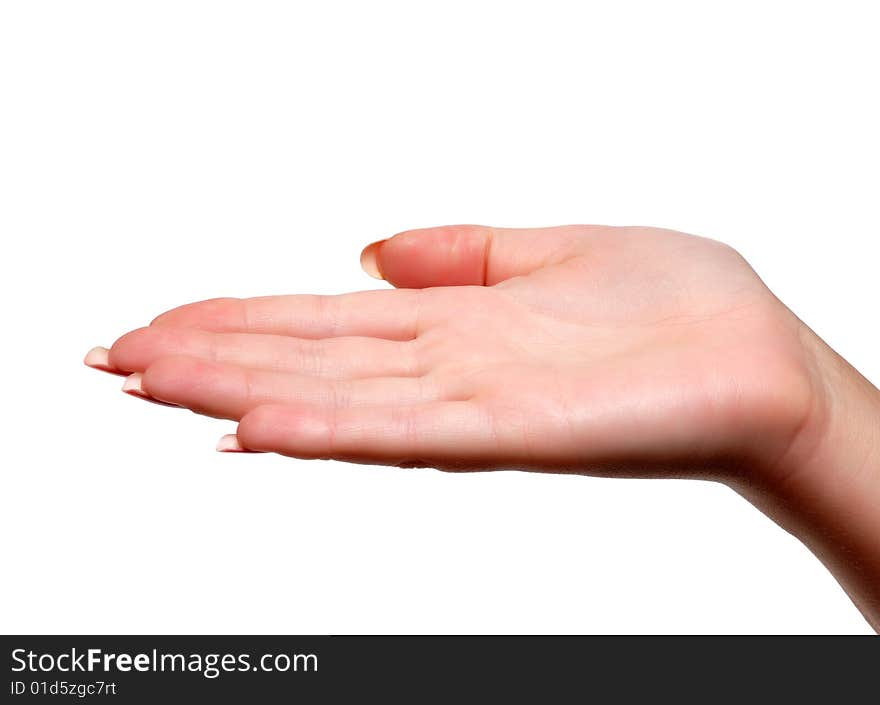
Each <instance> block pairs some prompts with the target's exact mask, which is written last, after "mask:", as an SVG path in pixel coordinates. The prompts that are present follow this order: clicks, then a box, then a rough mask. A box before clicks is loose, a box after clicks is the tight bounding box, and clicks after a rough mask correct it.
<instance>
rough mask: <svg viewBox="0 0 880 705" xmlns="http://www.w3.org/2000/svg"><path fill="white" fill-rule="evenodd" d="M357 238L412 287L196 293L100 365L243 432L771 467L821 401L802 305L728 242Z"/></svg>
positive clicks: (363, 447)
mask: <svg viewBox="0 0 880 705" xmlns="http://www.w3.org/2000/svg"><path fill="white" fill-rule="evenodd" d="M366 258H367V260H368V266H370V264H369V263H370V262H371V263H373V264H372V266H378V267H379V268H380V269H381V271H382V273H383V274H384V276H385V277H386V279H388V281H390V282H391V283H392V284H395V285H396V286H402V287H412V288H410V289H407V290H399V291H372V292H361V293H355V294H345V295H342V296H333V297H312V296H282V297H268V298H261V299H251V300H245V301H241V300H235V299H218V300H212V301H207V302H202V303H197V304H191V305H188V306H183V307H181V308H179V309H175V310H173V311H170V312H168V313H166V314H163V315H162V316H160V317H159V318H157V319H156V320H155V321H154V322H153V324H152V325H151V326H150V327H148V328H142V329H139V330H136V331H133V332H132V333H129V334H127V335H125V336H123V337H122V338H121V339H120V340H119V341H117V342H116V344H115V345H114V346H113V347H112V349H111V350H110V353H109V364H110V365H111V366H112V367H114V368H115V369H117V370H120V371H123V372H126V373H133V372H139V373H142V374H143V377H142V379H137V378H136V380H134V381H133V382H139V383H140V385H141V388H142V391H143V392H144V393H145V394H147V395H149V396H150V397H153V398H155V399H158V400H161V401H165V402H169V403H172V404H176V405H179V406H185V407H187V408H190V409H192V410H194V411H197V412H199V413H204V414H209V415H211V416H218V417H223V418H228V419H234V420H240V421H241V425H240V427H239V431H238V441H239V442H240V444H241V445H242V446H243V447H244V448H247V449H251V450H260V451H275V452H279V453H284V454H287V455H293V456H298V457H306V458H314V457H327V458H343V459H347V460H357V461H362V462H370V463H389V464H396V465H411V464H420V465H431V466H435V467H442V468H459V467H464V468H504V467H517V468H529V469H535V470H566V471H575V472H605V471H614V472H626V473H639V474H641V473H654V472H675V473H678V472H681V471H683V470H693V471H695V472H711V473H717V472H718V471H722V470H723V469H724V468H726V467H728V466H730V465H731V464H733V463H735V464H738V465H740V466H741V465H743V464H746V463H747V464H748V466H749V467H752V468H759V467H760V468H764V469H769V467H770V466H772V465H773V463H774V461H775V460H776V459H777V458H778V457H780V456H781V454H782V453H784V451H785V450H786V449H787V448H788V447H790V445H791V444H792V442H793V439H794V437H795V435H796V434H798V433H804V432H806V431H807V430H808V429H809V427H810V421H811V414H814V413H815V411H816V408H815V407H816V403H815V402H816V391H815V385H816V382H815V380H814V379H813V378H812V376H811V373H810V361H809V360H808V358H807V352H806V351H805V350H804V347H803V345H802V340H801V333H800V329H801V326H802V324H800V322H799V321H798V320H797V319H796V318H795V317H794V316H793V315H792V314H791V313H789V311H788V310H787V309H786V308H785V307H784V306H782V305H781V304H780V303H779V301H778V300H777V299H776V298H775V297H774V296H773V295H772V294H771V293H770V292H769V291H768V290H767V288H766V287H765V286H764V285H763V284H762V282H761V281H760V279H759V278H758V277H757V276H756V275H755V274H754V272H753V271H752V270H751V268H750V267H749V266H748V265H747V264H746V262H745V261H744V260H743V259H742V258H741V257H740V256H739V255H738V254H737V253H736V252H734V251H733V250H731V249H730V248H728V247H727V246H725V245H722V244H720V243H717V242H714V241H711V240H706V239H702V238H696V237H692V236H687V235H683V234H679V233H674V232H670V231H663V230H654V229H645V228H600V227H582V226H573V227H563V228H551V229H544V230H526V231H515V230H492V229H488V228H477V227H469V226H464V227H452V228H439V229H434V230H427V231H412V232H408V233H403V234H401V235H398V236H396V237H395V238H392V239H390V240H388V241H385V242H384V243H381V244H379V245H376V246H373V247H372V248H371V249H370V250H369V251H367V253H366ZM484 285H485V286H484ZM425 287H433V288H425ZM130 386H131V385H130Z"/></svg>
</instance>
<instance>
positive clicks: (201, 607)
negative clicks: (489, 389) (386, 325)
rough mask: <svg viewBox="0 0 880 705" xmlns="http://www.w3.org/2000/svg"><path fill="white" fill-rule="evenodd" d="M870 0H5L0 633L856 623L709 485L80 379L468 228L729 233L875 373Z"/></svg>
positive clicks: (804, 555)
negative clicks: (239, 447)
mask: <svg viewBox="0 0 880 705" xmlns="http://www.w3.org/2000/svg"><path fill="white" fill-rule="evenodd" d="M874 7H876V6H875V5H874V4H873V3H870V2H865V3H855V2H839V1H836V2H824V3H815V2H791V3H786V2H759V3H744V2H737V3H732V2H731V3H711V2H693V3H680V2H676V3H673V2H664V3H632V2H613V3H612V2H608V3H596V4H594V5H592V6H590V5H588V4H586V3H559V2H548V1H547V0H542V1H541V2H530V3H522V2H494V3H491V2H478V1H475V0H470V1H468V2H450V0H445V1H444V2H439V3H418V2H400V3H391V2H370V3H358V2H350V3H342V2H321V3H317V2H315V3H293V2H283V3H270V2H235V3H231V2H216V1H215V2H204V3H196V2H150V3H130V2H76V3H73V2H58V3H52V2H5V3H3V4H2V6H0V101H2V108H0V150H2V151H0V237H2V252H3V256H2V274H3V276H2V281H0V286H2V301H3V304H2V305H3V319H2V320H3V333H4V344H3V346H2V353H0V354H2V363H3V365H2V369H3V378H2V379H3V385H2V401H3V403H2V405H0V413H2V428H3V438H2V444H3V449H2V461H0V462H2V496H0V502H2V507H0V560H2V563H0V565H2V567H0V572H2V577H0V630H2V631H3V632H37V633H39V632H50V633H52V632H54V633H63V632H92V633H101V632H104V633H120V632H121V633H125V632H147V633H150V632H153V633H163V632H171V633H175V632H176V633H187V632H206V633H212V632H227V633H228V632H255V633H261V632H279V633H290V632H294V633H296V632H306V633H326V632H331V633H340V632H762V633H764V632H771V633H774V632H860V633H868V632H869V631H870V630H869V628H868V626H867V624H866V623H865V622H864V621H863V619H862V618H861V616H860V615H859V614H858V612H857V611H856V609H855V608H854V607H853V606H852V605H851V604H850V602H849V600H848V599H847V597H846V596H845V594H844V593H843V592H842V590H840V588H839V587H838V586H837V584H836V582H835V581H834V579H833V578H832V577H831V576H830V575H829V574H828V573H827V572H826V571H825V569H824V568H823V567H822V566H821V564H820V563H819V562H818V561H817V560H815V559H814V558H813V557H812V555H811V554H810V553H809V552H808V551H807V550H806V549H805V548H804V547H803V546H802V545H801V544H800V543H798V542H797V541H796V540H795V539H794V538H792V537H791V536H789V535H788V534H786V533H785V532H783V531H782V530H781V529H779V528H777V527H776V526H775V525H774V524H773V523H772V522H771V521H770V520H769V519H767V518H765V517H764V516H763V515H761V514H760V513H758V511H757V510H755V509H753V508H752V507H751V506H749V505H748V504H747V503H746V502H745V501H743V500H742V499H740V498H739V497H737V496H736V495H734V494H733V493H732V492H730V491H728V490H726V489H725V488H723V487H721V486H716V485H711V484H707V483H697V482H685V481H622V480H621V481H615V480H607V479H604V480H603V479H591V478H584V477H574V476H569V477H566V476H549V475H545V476H542V475H528V474H522V473H512V472H505V473H489V474H474V475H452V474H443V473H439V472H435V471H431V470H396V469H388V468H372V467H362V466H355V465H347V464H344V463H335V462H304V461H294V460H289V459H283V458H280V457H276V456H264V455H254V456H241V455H221V454H217V453H215V452H214V451H213V447H214V443H215V441H216V439H217V437H218V436H219V435H220V434H222V433H224V432H228V431H231V430H233V428H234V425H233V424H231V423H223V422H219V421H214V420H209V419H204V418H199V417H196V416H194V415H192V414H188V413H186V412H183V411H179V410H170V409H166V408H162V407H158V406H154V405H150V404H145V403H143V402H139V401H138V400H136V399H132V398H130V397H127V396H125V395H123V394H121V393H119V392H118V387H119V385H120V383H121V379H120V378H117V377H111V376H107V375H101V374H99V373H97V372H94V371H92V370H89V369H87V368H85V367H83V366H82V364H81V359H82V356H83V354H84V353H85V352H86V351H87V350H88V349H89V348H90V347H92V346H93V345H98V344H103V345H109V344H110V343H111V342H112V341H113V340H114V339H115V338H116V337H117V336H119V335H120V334H122V333H123V332H125V331H126V330H128V329H131V328H134V327H137V326H140V325H143V324H145V323H146V322H148V321H149V320H150V319H151V318H152V317H153V316H154V315H156V314H157V313H159V312H161V311H163V310H165V309H167V308H169V307H172V306H175V305H177V304H180V303H184V302H187V301H192V300H198V299H203V298H209V297H213V296H218V295H231V296H248V295H257V294H270V293H297V292H340V291H346V290H355V289H363V288H371V287H373V286H382V284H381V283H378V282H374V281H372V280H370V279H368V278H367V277H366V276H365V275H363V274H362V273H361V271H360V269H359V266H358V254H359V252H360V249H361V247H362V246H363V245H364V244H366V243H368V242H370V241H372V240H375V239H378V238H382V237H386V236H389V235H390V234H393V233H394V232H396V231H399V230H402V229H408V228H412V227H420V226H428V225H439V224H445V223H459V222H477V223H487V224H492V225H501V226H534V225H551V224H561V223H572V222H591V223H609V224H644V225H660V226H665V227H671V228H677V229H680V230H685V231H689V232H696V233H699V234H703V235H708V236H711V237H715V238H718V239H722V240H725V241H727V242H729V243H731V244H732V245H734V246H735V247H737V248H738V249H740V251H741V252H742V253H743V254H744V255H745V256H746V257H747V258H748V259H749V260H750V261H751V262H752V264H753V265H754V266H755V268H756V269H757V270H758V272H759V273H760V274H761V275H762V276H763V277H764V279H765V280H766V281H767V283H768V284H769V285H770V287H771V288H772V289H773V290H774V291H775V292H776V293H777V294H778V295H779V296H780V297H781V298H782V299H783V300H785V301H786V302H787V303H788V304H789V305H790V306H791V307H792V308H793V309H794V310H795V312H796V313H797V314H798V315H800V316H801V317H802V318H804V319H805V320H806V321H807V322H808V323H810V324H811V326H812V327H813V328H814V329H816V330H817V331H818V332H819V334H820V335H822V336H823V337H824V338H825V339H826V340H828V341H829V342H830V343H831V344H832V345H833V346H834V347H835V348H836V349H837V350H839V351H840V352H841V353H842V354H843V355H844V356H846V357H847V358H848V359H849V360H850V361H852V362H853V363H854V364H855V365H856V366H857V367H859V368H860V369H861V370H862V371H863V373H865V374H866V375H867V376H868V377H869V378H870V379H872V380H873V381H874V382H875V383H876V382H877V381H878V380H880V354H878V351H880V334H878V329H877V322H878V319H877V311H876V302H877V300H878V293H880V285H878V281H877V256H878V255H880V245H878V236H880V214H878V195H880V176H878V164H880V139H878V125H880V107H878V102H877V96H878V90H877V75H878V68H880V42H878V41H877V31H878V22H877V18H876V17H874V16H872V14H871V11H872V9H874Z"/></svg>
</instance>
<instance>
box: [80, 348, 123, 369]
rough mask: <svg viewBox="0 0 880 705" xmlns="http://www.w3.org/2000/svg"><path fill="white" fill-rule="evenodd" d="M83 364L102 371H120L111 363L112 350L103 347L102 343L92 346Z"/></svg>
mask: <svg viewBox="0 0 880 705" xmlns="http://www.w3.org/2000/svg"><path fill="white" fill-rule="evenodd" d="M83 364H85V365H87V366H88V367H91V368H93V369H96V370H101V371H102V372H119V370H117V369H116V368H115V367H113V365H111V364H110V350H109V349H108V348H102V347H101V346H100V345H99V346H97V347H95V348H92V349H91V350H89V351H88V352H87V353H86V356H85V357H84V358H83Z"/></svg>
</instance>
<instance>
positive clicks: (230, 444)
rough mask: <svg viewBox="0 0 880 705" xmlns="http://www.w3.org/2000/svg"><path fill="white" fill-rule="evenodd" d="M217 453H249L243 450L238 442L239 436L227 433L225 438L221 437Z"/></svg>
mask: <svg viewBox="0 0 880 705" xmlns="http://www.w3.org/2000/svg"><path fill="white" fill-rule="evenodd" d="M217 452H218V453H247V452H249V451H248V450H247V449H246V448H243V447H242V445H241V443H239V442H238V436H236V435H235V434H234V433H227V434H226V435H225V436H223V437H221V438H220V440H219V441H217Z"/></svg>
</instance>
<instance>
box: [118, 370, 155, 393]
mask: <svg viewBox="0 0 880 705" xmlns="http://www.w3.org/2000/svg"><path fill="white" fill-rule="evenodd" d="M122 391H123V392H125V393H126V394H133V395H134V396H136V397H146V396H149V395H148V394H147V393H146V392H145V391H144V376H143V375H142V374H141V373H140V372H135V373H134V374H133V375H129V376H128V377H126V378H125V381H124V382H123V383H122Z"/></svg>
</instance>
